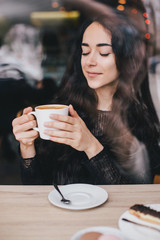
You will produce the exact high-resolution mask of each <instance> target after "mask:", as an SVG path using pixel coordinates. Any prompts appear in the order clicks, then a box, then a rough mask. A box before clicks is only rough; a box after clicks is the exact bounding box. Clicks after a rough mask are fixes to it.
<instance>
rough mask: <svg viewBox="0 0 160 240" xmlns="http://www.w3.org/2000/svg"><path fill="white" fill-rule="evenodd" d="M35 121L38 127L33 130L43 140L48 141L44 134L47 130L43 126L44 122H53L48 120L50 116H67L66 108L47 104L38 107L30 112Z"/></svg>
mask: <svg viewBox="0 0 160 240" xmlns="http://www.w3.org/2000/svg"><path fill="white" fill-rule="evenodd" d="M29 114H32V115H34V116H35V117H36V119H37V124H38V127H35V128H34V129H35V130H36V131H38V132H39V134H40V137H41V138H42V139H45V140H49V136H48V135H46V134H44V130H45V129H46V128H47V127H45V126H44V123H45V122H50V121H55V120H52V119H51V118H50V114H60V115H68V106H67V105H62V104H48V105H40V106H37V107H36V108H35V111H32V112H30V113H29Z"/></svg>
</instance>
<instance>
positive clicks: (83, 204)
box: [48, 184, 108, 210]
mask: <svg viewBox="0 0 160 240" xmlns="http://www.w3.org/2000/svg"><path fill="white" fill-rule="evenodd" d="M59 188H60V190H61V191H62V193H63V195H64V197H65V198H67V199H69V200H71V203H70V204H65V203H63V202H61V196H60V194H59V193H58V192H57V190H55V189H53V190H52V191H51V192H50V193H49V195H48V199H49V201H50V202H51V203H52V204H54V205H55V206H57V207H61V208H66V209H71V210H83V209H89V208H94V207H97V206H99V205H101V204H103V203H104V202H105V201H106V200H107V199H108V193H107V192H106V191H105V190H104V189H103V188H101V187H98V186H95V185H91V184H69V185H64V186H59Z"/></svg>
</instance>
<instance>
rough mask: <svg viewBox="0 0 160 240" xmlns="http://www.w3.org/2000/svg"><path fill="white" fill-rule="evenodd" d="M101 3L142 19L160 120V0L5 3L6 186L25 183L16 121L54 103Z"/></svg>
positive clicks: (0, 75) (2, 130) (0, 153)
mask: <svg viewBox="0 0 160 240" xmlns="http://www.w3.org/2000/svg"><path fill="white" fill-rule="evenodd" d="M139 2H141V3H142V4H144V7H145V10H144V9H141V7H139ZM95 3H98V4H100V5H97V7H95V9H98V7H102V8H103V11H105V6H107V5H109V6H112V7H114V8H116V9H117V10H118V11H124V12H125V11H128V13H129V15H131V16H132V17H133V18H135V19H138V15H139V14H140V15H141V17H142V19H143V23H144V24H145V26H146V27H147V30H146V32H145V38H146V40H148V41H149V42H150V45H151V49H152V50H151V51H150V53H149V62H148V71H149V81H150V89H151V93H152V97H153V102H154V104H155V107H156V109H157V112H158V115H159V117H160V0H101V1H100V0H99V1H98V0H97V1H96V0H0V184H21V181H20V171H19V162H18V157H17V154H18V142H17V141H16V140H15V139H14V136H13V134H12V125H11V124H12V120H13V119H14V118H15V117H16V116H17V115H18V114H20V113H21V110H22V109H23V108H24V107H26V106H29V105H32V106H35V105H38V104H45V103H48V102H49V101H50V100H51V99H52V97H53V96H54V94H55V93H56V91H57V88H58V86H59V84H60V82H61V78H62V76H63V73H64V71H65V67H66V64H67V61H68V58H69V55H70V52H71V47H72V45H73V41H74V38H75V36H76V33H77V30H78V29H79V27H80V25H81V24H82V22H83V21H84V20H85V19H86V18H88V17H89V16H91V17H93V16H94V15H96V14H97V13H96V11H95V9H94V8H93V6H94V4H95ZM95 6H96V5H95ZM127 9H129V10H127Z"/></svg>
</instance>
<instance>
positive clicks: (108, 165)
mask: <svg viewBox="0 0 160 240" xmlns="http://www.w3.org/2000/svg"><path fill="white" fill-rule="evenodd" d="M143 150H144V149H143V148H142V149H139V152H138V153H137V155H136V156H135V157H138V155H139V157H141V158H142V157H144V156H142V155H143V154H144V153H143ZM145 157H146V156H145ZM138 160H140V159H138V158H137V162H138ZM133 162H134V164H135V162H136V158H135V159H134V161H133ZM140 162H141V163H142V162H143V160H142V159H141V161H140ZM85 166H86V168H87V169H88V171H89V172H90V174H91V175H92V176H93V177H94V178H95V179H96V184H144V183H150V175H149V169H148V168H147V169H146V165H144V166H141V167H142V168H140V169H139V170H138V166H139V164H137V166H136V167H134V169H133V171H131V172H129V171H128V172H125V171H124V170H123V169H122V168H121V167H120V165H119V164H118V163H117V162H116V161H115V160H114V158H113V156H112V153H111V152H110V151H109V150H108V148H107V147H105V148H104V149H103V150H102V151H101V152H100V153H99V154H97V155H96V156H94V157H93V158H91V159H90V160H87V161H86V162H85Z"/></svg>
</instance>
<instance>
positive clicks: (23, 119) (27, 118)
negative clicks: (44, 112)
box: [12, 114, 35, 127]
mask: <svg viewBox="0 0 160 240" xmlns="http://www.w3.org/2000/svg"><path fill="white" fill-rule="evenodd" d="M34 119H35V118H34V116H33V115H27V114H25V115H22V116H20V117H18V118H15V119H14V120H13V121H12V126H13V127H14V126H16V125H21V124H24V123H27V122H29V121H32V120H34Z"/></svg>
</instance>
